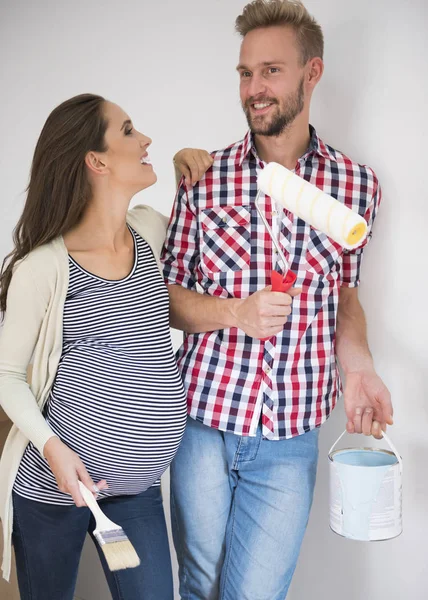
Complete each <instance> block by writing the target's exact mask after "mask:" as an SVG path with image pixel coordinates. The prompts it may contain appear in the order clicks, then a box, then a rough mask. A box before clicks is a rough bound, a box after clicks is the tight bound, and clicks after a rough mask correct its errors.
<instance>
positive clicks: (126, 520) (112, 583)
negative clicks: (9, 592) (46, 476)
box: [13, 487, 173, 600]
mask: <svg viewBox="0 0 428 600" xmlns="http://www.w3.org/2000/svg"><path fill="white" fill-rule="evenodd" d="M13 506H14V522H13V545H14V549H15V557H16V566H17V573H18V584H19V591H20V594H21V600H72V599H73V594H74V588H75V586H76V579H77V571H78V567H79V559H80V555H81V552H82V548H83V543H84V541H85V536H86V533H87V532H89V533H90V534H91V533H92V531H93V530H94V528H95V522H94V519H93V517H92V515H91V513H90V512H89V509H88V508H77V507H76V506H74V505H73V506H60V505H55V504H45V503H43V502H36V501H34V500H27V499H26V498H23V497H22V496H19V495H18V494H15V493H14V494H13ZM100 506H101V508H102V510H103V511H104V512H105V514H106V515H107V516H108V517H109V519H111V520H112V521H114V522H115V523H118V524H119V525H120V526H121V527H123V529H124V531H125V533H126V535H127V536H128V537H129V539H130V541H131V542H132V544H133V546H134V548H135V549H136V551H137V554H138V555H139V557H140V559H141V565H140V566H139V567H136V568H135V569H126V570H122V571H115V572H111V571H110V570H109V568H108V567H107V564H106V561H105V559H104V554H103V552H102V551H101V550H100V548H99V546H98V543H97V542H96V541H95V540H94V542H95V545H96V547H97V549H98V554H99V555H100V558H101V562H102V566H103V569H104V572H105V575H106V578H107V582H108V585H109V588H110V591H111V594H112V596H113V599H114V600H172V599H173V586H172V574H171V560H170V554H169V546H168V536H167V531H166V526H165V518H164V513H163V506H162V496H161V491H160V488H159V487H152V488H149V489H148V490H147V491H145V492H143V493H141V494H138V495H135V496H117V497H113V498H106V499H104V500H101V501H100Z"/></svg>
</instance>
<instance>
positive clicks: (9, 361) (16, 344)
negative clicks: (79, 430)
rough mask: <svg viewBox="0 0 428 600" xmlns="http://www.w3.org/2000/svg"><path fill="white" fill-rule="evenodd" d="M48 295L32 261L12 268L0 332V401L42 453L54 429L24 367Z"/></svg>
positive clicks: (30, 355)
mask: <svg viewBox="0 0 428 600" xmlns="http://www.w3.org/2000/svg"><path fill="white" fill-rule="evenodd" d="M47 305H48V299H47V298H44V297H43V296H42V294H41V293H40V291H39V290H38V288H37V285H36V282H35V279H34V274H33V270H32V268H31V261H28V260H26V259H24V260H23V261H22V262H21V263H20V264H19V265H18V266H17V267H16V269H15V271H14V273H13V276H12V280H11V282H10V286H9V289H8V294H7V307H6V313H5V315H4V322H3V327H2V330H1V332H0V405H1V407H2V408H3V410H4V412H5V413H6V414H7V415H8V417H9V418H10V419H11V421H12V422H13V423H14V424H15V425H16V426H17V427H18V429H20V431H21V432H22V433H23V434H24V435H25V437H27V438H28V439H29V440H30V441H31V442H33V444H34V445H35V446H36V448H37V449H38V450H39V452H40V453H41V454H42V456H43V448H44V445H45V443H46V442H47V441H48V439H49V438H51V437H52V436H54V435H55V434H54V432H53V431H52V429H51V428H50V427H49V425H48V424H47V423H46V421H45V419H44V417H43V415H42V413H41V412H40V408H39V406H38V404H37V401H36V398H35V397H34V395H33V393H32V392H31V389H30V387H29V385H28V383H27V368H28V365H29V363H30V360H31V357H32V355H33V352H34V348H35V346H36V343H37V339H38V337H39V332H40V328H41V325H42V322H43V318H44V316H45V313H46V309H47Z"/></svg>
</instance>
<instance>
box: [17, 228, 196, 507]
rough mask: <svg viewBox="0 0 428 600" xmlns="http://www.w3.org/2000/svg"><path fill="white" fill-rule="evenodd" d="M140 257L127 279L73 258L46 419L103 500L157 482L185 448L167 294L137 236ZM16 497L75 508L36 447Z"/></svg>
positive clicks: (26, 461)
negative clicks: (101, 485) (102, 483)
mask: <svg viewBox="0 0 428 600" xmlns="http://www.w3.org/2000/svg"><path fill="white" fill-rule="evenodd" d="M131 233H132V235H133V238H134V244H135V260H134V265H133V268H132V271H131V273H130V274H129V275H128V276H127V277H125V278H124V279H121V280H117V281H110V280H106V279H102V278H101V277H97V276H95V275H93V274H91V273H89V272H88V271H86V270H85V269H83V268H82V267H80V266H79V265H78V264H77V263H76V262H75V261H74V260H73V259H72V258H71V257H70V258H69V269H70V280H69V287H68V292H67V297H66V301H65V305H64V320H63V351H62V356H61V359H60V363H59V366H58V371H57V375H56V378H55V382H54V385H53V387H52V390H51V393H50V397H49V399H48V402H47V403H46V407H45V410H44V415H45V418H46V420H47V422H48V423H49V425H50V427H51V428H52V430H53V431H54V432H55V433H56V434H57V435H58V436H59V437H60V439H61V440H62V441H63V442H64V443H65V444H67V446H69V447H70V448H72V450H74V451H75V452H76V453H77V454H78V455H79V456H80V458H81V459H82V461H83V463H84V464H85V466H86V468H87V470H88V472H89V474H90V475H91V477H92V478H93V480H94V481H95V482H96V481H99V480H100V479H106V480H107V482H108V485H109V489H108V490H103V491H102V492H101V493H100V497H106V496H115V495H121V494H138V493H140V492H143V491H144V490H146V489H147V488H149V487H150V486H152V485H158V484H159V479H160V476H161V475H162V473H163V472H164V471H165V470H166V468H167V467H168V466H169V464H170V462H171V460H172V458H173V457H174V454H175V452H176V450H177V448H178V445H179V443H180V441H181V438H182V435H183V432H184V427H185V423H186V398H185V392H184V388H183V384H182V380H181V377H180V375H179V372H178V369H177V365H176V362H175V357H174V352H173V348H172V343H171V337H170V331H169V302H168V291H167V288H166V286H165V284H164V281H163V279H162V276H161V274H160V272H159V269H158V267H157V264H156V261H155V258H154V256H153V253H152V251H151V248H150V246H149V245H148V244H147V242H146V241H145V240H143V238H141V237H140V236H139V235H138V234H137V233H136V232H135V231H133V230H132V229H131ZM14 491H15V492H16V493H17V494H19V495H21V496H24V497H26V498H29V499H32V500H37V501H40V502H48V503H52V504H73V500H72V498H71V496H70V495H68V494H64V493H62V492H60V491H59V489H58V486H57V484H56V480H55V477H54V476H53V473H52V471H51V470H50V468H49V465H48V463H47V461H46V460H45V459H44V458H43V457H42V456H41V455H40V453H39V452H38V450H37V449H36V448H35V447H34V445H33V444H32V443H30V444H29V445H28V447H27V449H26V451H25V454H24V456H23V458H22V461H21V464H20V468H19V471H18V475H17V478H16V481H15V485H14Z"/></svg>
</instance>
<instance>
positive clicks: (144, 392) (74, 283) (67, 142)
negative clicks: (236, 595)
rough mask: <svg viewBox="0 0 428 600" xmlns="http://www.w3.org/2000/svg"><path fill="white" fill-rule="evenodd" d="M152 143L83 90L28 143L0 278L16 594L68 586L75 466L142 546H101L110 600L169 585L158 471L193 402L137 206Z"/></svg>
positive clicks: (77, 511)
mask: <svg viewBox="0 0 428 600" xmlns="http://www.w3.org/2000/svg"><path fill="white" fill-rule="evenodd" d="M150 143H151V140H150V139H149V138H148V137H146V136H145V135H143V134H142V133H139V132H138V131H137V130H136V129H135V128H134V127H133V125H132V122H131V120H130V118H129V117H128V115H127V114H126V113H124V112H123V110H122V109H121V108H119V107H118V106H117V105H115V104H113V103H111V102H108V101H106V100H104V99H103V98H101V97H99V96H95V95H91V94H85V95H81V96H77V97H74V98H71V99H70V100H68V101H66V102H64V103H63V104H61V105H60V106H58V107H57V108H56V109H55V110H54V111H53V112H52V113H51V115H50V116H49V118H48V120H47V122H46V124H45V126H44V128H43V130H42V132H41V135H40V138H39V140H38V143H37V147H36V150H35V154H34V159H33V164H32V170H31V178H30V184H29V187H28V195H27V199H26V203H25V207H24V211H23V213H22V216H21V218H20V220H19V222H18V225H17V227H16V229H15V233H14V242H15V248H14V250H13V251H12V253H11V254H10V255H9V257H7V259H6V261H5V263H4V265H3V269H2V273H1V276H0V308H1V311H2V313H3V314H4V322H3V330H2V332H1V336H0V403H1V406H2V407H3V409H4V411H5V412H6V413H7V415H8V416H9V418H10V419H11V420H12V422H13V423H14V426H13V427H12V430H11V433H10V435H9V438H8V441H7V443H6V446H5V449H4V452H3V455H2V458H1V464H0V510H1V513H0V514H1V519H2V523H3V532H4V540H5V551H4V558H3V574H4V576H5V577H6V578H8V576H9V572H10V563H11V540H12V542H13V546H14V549H15V555H16V563H17V572H18V581H19V588H20V594H21V598H22V600H30V599H31V600H71V599H72V598H73V592H74V588H75V583H76V577H77V571H78V565H79V559H80V555H81V551H82V547H83V543H84V540H85V536H86V533H87V532H89V533H92V530H93V529H94V526H95V525H94V521H93V518H92V517H91V514H90V512H89V509H88V508H87V507H86V506H85V503H84V501H83V498H82V496H81V494H80V492H79V487H78V480H81V481H82V482H83V483H84V484H85V485H86V486H87V487H88V488H90V489H91V490H92V491H93V493H94V495H95V496H96V497H97V499H98V500H99V502H100V506H101V508H102V510H103V511H104V512H105V514H106V515H107V516H108V517H109V518H110V519H112V520H113V521H114V522H116V523H117V524H119V525H120V526H121V527H122V528H123V529H124V531H125V533H126V534H127V535H128V537H129V539H130V541H131V543H132V544H133V545H134V547H135V549H136V551H137V553H138V555H139V557H140V559H141V565H140V566H139V567H137V568H134V569H127V570H122V571H116V572H114V573H113V572H110V571H109V570H108V568H107V566H106V563H105V560H104V557H103V554H102V552H99V553H100V557H101V561H102V563H103V567H104V571H105V573H106V577H107V580H108V584H109V587H110V590H111V594H112V596H113V598H114V600H119V599H120V600H138V599H140V598H141V599H144V600H171V599H172V597H173V591H172V577H171V563H170V556H169V547H168V539H167V532H166V527H165V519H164V513H163V507H162V498H161V491H160V486H159V480H160V477H161V475H162V473H163V472H164V471H165V469H166V468H167V467H168V465H169V463H170V462H171V460H172V458H173V457H174V454H175V452H176V450H177V447H178V445H179V443H180V440H181V437H182V435H183V431H184V426H185V421H186V400H185V393H184V389H183V385H182V382H181V378H180V376H179V373H178V370H177V366H176V363H175V358H174V354H173V349H172V344H171V339H170V331H169V306H168V292H167V289H166V287H165V284H164V282H163V278H162V275H161V272H160V270H159V254H160V251H161V248H162V244H163V241H164V237H165V229H166V223H165V219H164V217H163V216H162V215H160V214H159V213H157V212H156V211H154V210H153V209H151V208H149V207H147V206H137V207H135V208H134V209H132V210H130V211H129V210H128V209H129V203H130V200H131V198H132V197H133V196H134V195H135V194H136V193H137V192H139V191H141V190H143V189H145V188H147V187H149V186H151V185H153V184H154V183H155V182H156V175H155V173H154V171H153V167H152V165H151V164H150V161H149V158H148V153H147V148H148V147H149V145H150ZM30 362H31V363H32V376H31V383H30V384H27V369H28V366H29V364H30ZM97 548H98V545H97Z"/></svg>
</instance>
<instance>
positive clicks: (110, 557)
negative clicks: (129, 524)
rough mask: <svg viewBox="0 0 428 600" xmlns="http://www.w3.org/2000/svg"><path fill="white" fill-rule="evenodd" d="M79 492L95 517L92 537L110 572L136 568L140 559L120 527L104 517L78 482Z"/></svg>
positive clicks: (91, 495) (83, 486) (86, 490)
mask: <svg viewBox="0 0 428 600" xmlns="http://www.w3.org/2000/svg"><path fill="white" fill-rule="evenodd" d="M79 487H80V492H81V494H82V496H83V499H84V501H85V502H86V504H87V505H88V508H89V509H90V511H91V512H92V514H93V515H94V517H95V521H96V527H95V529H94V536H95V538H96V540H97V542H98V543H99V545H100V548H101V550H102V551H103V552H104V556H105V559H106V561H107V564H108V567H109V569H110V571H119V570H120V569H132V568H133V567H138V565H139V564H140V559H139V557H138V554H137V553H136V551H135V548H134V546H133V545H132V544H131V542H130V541H129V539H128V536H127V535H126V533H125V532H124V531H123V529H122V527H120V526H119V525H117V524H116V523H113V521H110V519H108V518H107V517H106V515H105V514H104V513H103V511H102V510H101V508H100V507H99V506H98V502H97V501H96V500H95V498H94V496H93V494H92V492H90V491H89V490H88V488H87V487H86V486H85V485H83V483H82V482H81V481H79Z"/></svg>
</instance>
